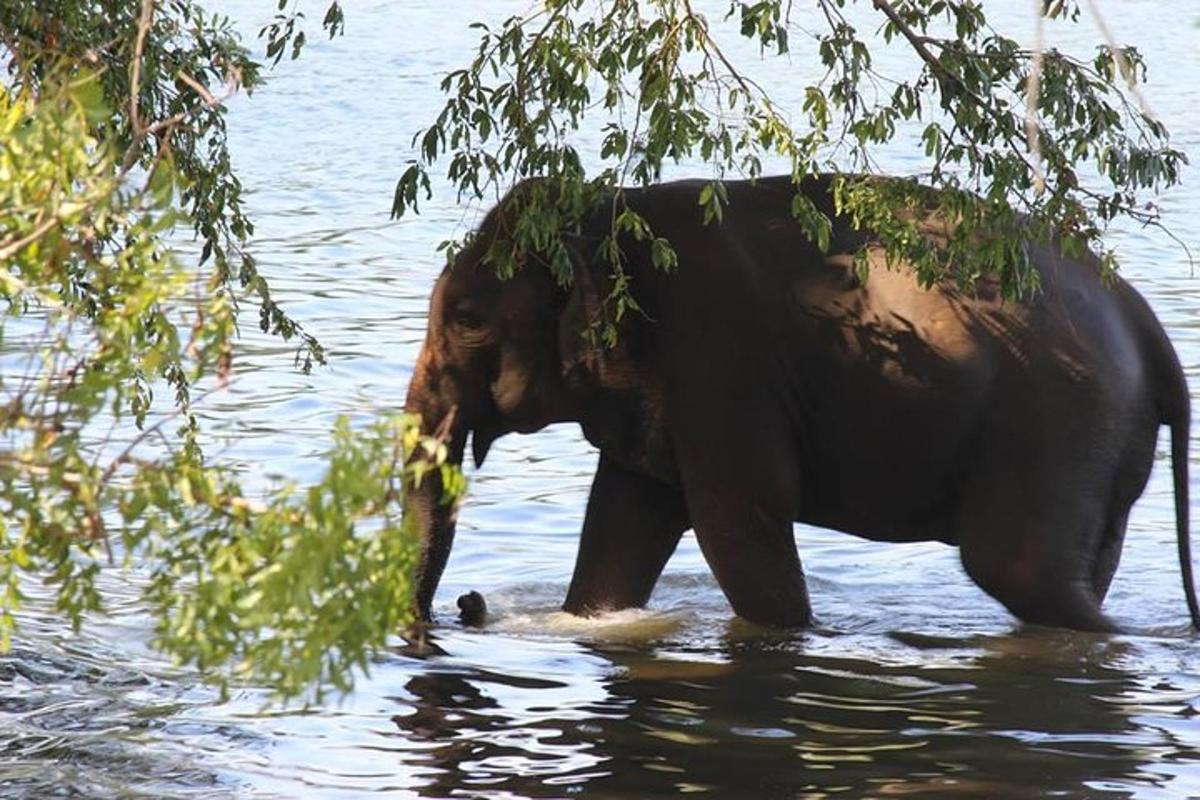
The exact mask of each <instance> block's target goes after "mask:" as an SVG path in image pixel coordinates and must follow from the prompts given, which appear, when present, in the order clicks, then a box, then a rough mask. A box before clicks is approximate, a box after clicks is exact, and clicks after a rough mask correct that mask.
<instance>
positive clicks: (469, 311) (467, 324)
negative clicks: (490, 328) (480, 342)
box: [451, 306, 483, 331]
mask: <svg viewBox="0 0 1200 800" xmlns="http://www.w3.org/2000/svg"><path fill="white" fill-rule="evenodd" d="M451 319H452V321H453V322H454V324H455V325H456V326H458V327H460V328H463V329H465V330H469V331H477V330H479V329H480V328H482V327H483V315H482V314H480V313H479V311H477V310H476V309H474V308H470V307H467V306H460V307H459V308H456V309H454V314H453V316H452V317H451Z"/></svg>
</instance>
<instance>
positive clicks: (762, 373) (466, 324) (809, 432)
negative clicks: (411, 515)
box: [406, 178, 1200, 631]
mask: <svg viewBox="0 0 1200 800" xmlns="http://www.w3.org/2000/svg"><path fill="white" fill-rule="evenodd" d="M699 186H700V185H699V184H698V183H695V182H680V183H672V184H664V185H661V186H656V187H653V188H649V189H644V190H629V191H628V192H627V193H626V195H625V197H626V200H627V202H628V203H629V205H630V206H631V207H633V208H634V209H636V210H637V211H638V212H639V213H641V214H642V215H643V216H644V217H645V218H646V219H647V220H648V221H649V223H650V226H651V228H652V229H653V230H654V232H655V233H656V234H657V235H659V236H665V237H667V238H668V239H669V240H670V241H671V243H672V244H673V245H674V247H675V249H676V252H677V254H678V257H679V268H678V271H677V272H676V273H674V274H672V275H663V274H662V273H660V272H658V271H656V270H655V269H653V267H652V266H651V263H650V258H649V252H648V251H647V248H646V247H645V246H644V245H642V244H640V243H633V242H628V243H625V245H624V246H625V250H626V252H627V254H628V256H629V263H628V271H629V272H630V273H631V274H632V277H633V287H634V291H635V293H636V297H637V298H638V300H639V302H640V303H641V305H642V307H643V308H644V310H645V315H644V316H643V315H638V314H630V315H628V316H627V317H626V318H625V320H624V322H623V323H622V326H621V331H620V342H619V344H618V345H617V347H616V348H615V349H612V350H602V351H597V350H594V349H590V348H588V347H587V346H585V344H584V339H583V338H582V337H581V332H582V331H583V330H584V328H585V326H586V325H587V323H588V322H589V321H590V320H592V319H594V318H595V316H596V314H598V313H599V302H600V300H601V299H602V298H603V297H604V296H605V294H606V293H607V291H608V290H609V287H608V285H607V283H606V280H605V279H604V277H603V276H604V275H605V270H603V269H602V268H601V267H599V266H597V264H598V260H597V259H595V258H594V257H593V254H592V253H591V252H589V247H591V248H594V247H595V243H596V242H598V241H599V239H600V237H601V236H602V235H603V233H604V232H605V231H606V230H607V226H608V225H609V224H610V220H611V212H610V210H609V209H607V208H602V209H600V210H599V211H598V212H597V213H596V215H595V217H594V218H593V219H591V220H588V221H586V222H585V224H584V225H583V228H582V230H581V231H580V235H579V236H578V237H575V238H574V239H573V241H574V243H575V245H574V246H575V247H576V249H577V251H578V252H577V253H576V271H575V279H574V282H573V285H572V287H571V288H570V289H563V288H560V287H559V286H557V285H556V284H555V282H554V281H553V279H552V278H551V276H550V275H549V273H548V272H547V271H546V270H545V269H542V268H541V267H540V266H538V265H536V264H530V265H529V266H527V267H525V268H524V269H522V270H521V271H520V272H519V273H518V274H517V276H516V277H515V278H513V279H511V280H508V281H505V282H502V281H500V280H499V279H497V278H496V277H495V275H494V274H493V272H492V270H491V268H490V267H488V266H486V265H482V264H480V263H479V262H480V258H481V255H482V248H483V245H484V243H486V242H487V241H488V240H489V239H490V234H491V232H492V231H493V230H494V229H495V227H496V226H498V225H502V224H504V220H503V208H504V204H503V203H501V205H500V206H498V207H497V209H494V210H493V211H492V212H491V213H490V214H489V215H488V217H487V218H486V219H485V221H484V223H483V226H482V230H481V235H480V236H479V237H478V238H477V239H476V242H477V244H476V245H475V246H473V247H472V248H469V249H467V250H465V251H464V252H463V253H462V254H461V255H460V256H459V258H458V259H457V261H456V263H455V264H454V265H453V268H452V269H448V270H446V271H445V272H444V273H443V274H442V275H441V277H440V278H438V281H437V284H436V286H435V287H434V290H433V298H432V302H431V304H430V311H429V327H428V331H427V334H426V339H425V343H424V347H423V349H422V350H421V355H420V358H419V360H418V362H417V365H416V367H415V371H414V374H413V378H412V383H411V385H410V387H409V392H408V399H407V402H406V408H407V410H409V411H413V412H418V413H420V414H421V415H422V418H423V420H424V422H425V424H426V427H427V430H429V431H432V430H435V429H437V428H438V427H439V426H446V428H447V429H448V430H449V437H450V452H451V458H452V460H453V461H454V462H455V463H461V459H462V456H463V452H464V449H465V445H466V441H467V438H468V434H470V435H471V437H472V448H473V452H474V457H475V461H476V463H477V464H482V463H483V460H484V457H485V456H486V455H487V451H488V448H489V446H490V445H491V444H492V442H493V441H494V440H495V439H496V438H497V437H498V436H502V435H504V434H506V433H511V432H520V433H527V432H531V431H536V430H539V429H541V428H543V427H545V426H546V425H549V424H550V423H554V422H561V421H568V420H572V421H577V422H579V423H580V424H581V426H582V428H583V433H584V435H585V436H586V437H587V439H588V440H589V441H590V442H592V444H594V445H595V446H596V447H597V448H599V450H600V461H599V467H598V469H597V472H596V476H595V479H594V483H593V485H592V490H591V496H590V499H589V501H588V505H587V514H586V518H585V521H584V525H583V532H582V537H581V541H580V546H579V555H578V559H577V562H576V566H575V574H574V577H573V578H572V581H571V586H570V589H569V590H568V593H567V598H566V602H565V604H564V608H565V609H566V610H567V611H570V612H573V613H577V614H590V613H596V612H599V611H604V610H613V609H621V608H628V607H635V606H641V605H643V604H644V603H645V602H646V601H647V599H648V598H649V596H650V592H651V590H652V589H653V587H654V583H655V581H656V580H657V578H658V576H659V574H660V573H661V571H662V569H663V566H664V564H665V563H666V561H667V559H668V558H669V557H670V555H671V553H672V552H673V551H674V549H675V546H676V544H677V542H678V541H679V537H680V536H681V534H683V533H684V531H686V530H688V529H693V530H694V531H695V534H696V538H697V540H698V542H699V544H700V547H701V550H702V552H703V554H704V557H705V559H706V560H707V562H708V564H709V565H710V567H711V568H712V570H713V573H714V575H715V576H716V579H717V581H718V583H719V584H720V586H721V589H722V590H723V591H724V593H725V595H726V597H727V598H728V599H729V602H730V604H731V605H732V606H733V609H734V611H736V613H737V614H739V615H741V616H742V617H744V618H746V619H749V620H751V621H754V622H759V623H764V624H770V625H778V626H798V625H804V624H806V623H808V622H810V621H811V608H810V605H809V598H808V592H807V589H806V586H805V581H804V573H803V571H802V570H801V566H800V559H799V556H798V554H797V550H796V545H795V541H794V538H793V532H792V523H793V522H794V521H802V522H806V523H809V524H813V525H819V526H824V527H827V528H833V529H837V530H840V531H845V532H847V533H852V534H856V535H858V536H862V537H865V538H868V539H874V540H878V541H892V542H903V541H917V540H939V541H943V542H946V543H948V544H953V545H957V546H958V547H959V548H960V551H961V557H962V563H963V566H964V567H965V569H966V571H967V574H968V575H970V577H971V578H972V579H973V580H974V581H975V582H976V583H977V584H979V586H981V587H982V588H983V589H984V590H985V591H987V592H988V594H990V595H991V596H992V597H994V598H996V599H997V600H999V601H1000V602H1001V603H1003V604H1004V605H1005V606H1006V607H1007V608H1008V609H1009V610H1010V611H1011V612H1012V613H1013V614H1015V615H1016V616H1017V617H1019V618H1020V619H1022V620H1025V621H1027V622H1032V623H1039V624H1044V625H1054V626H1063V627H1069V628H1076V629H1081V630H1097V631H1106V630H1113V629H1114V626H1113V624H1112V623H1111V622H1110V621H1109V620H1108V619H1107V618H1106V617H1105V616H1104V614H1103V613H1102V612H1101V610H1100V605H1101V602H1102V601H1103V598H1104V596H1105V594H1106V592H1107V590H1108V586H1109V583H1110V581H1111V579H1112V576H1113V573H1114V571H1115V570H1116V568H1117V563H1118V560H1119V559H1120V554H1121V545H1122V541H1123V539H1124V536H1125V523H1126V519H1127V516H1128V513H1129V509H1130V506H1131V505H1132V504H1133V502H1134V500H1136V499H1137V497H1138V496H1139V495H1140V494H1141V492H1142V490H1143V488H1144V487H1145V485H1146V481H1147V479H1148V477H1149V474H1150V468H1151V462H1152V460H1153V457H1154V447H1155V442H1156V438H1157V435H1158V428H1159V426H1160V425H1162V424H1166V425H1169V426H1170V430H1171V439H1172V448H1171V452H1172V465H1173V470H1174V476H1175V491H1176V517H1177V524H1178V542H1179V548H1180V555H1181V558H1182V559H1183V560H1182V568H1183V575H1184V583H1185V591H1186V595H1187V599H1188V604H1189V609H1190V611H1191V614H1192V618H1193V622H1194V623H1196V624H1197V626H1198V627H1200V611H1198V610H1197V607H1196V602H1195V598H1194V591H1193V589H1192V579H1191V565H1190V558H1189V554H1188V538H1187V526H1188V521H1187V516H1188V496H1187V488H1188V486H1187V444H1188V425H1189V418H1190V411H1189V397H1188V391H1187V385H1186V383H1185V381H1184V377H1183V373H1182V371H1181V369H1180V366H1179V362H1178V359H1177V358H1176V355H1175V352H1174V350H1173V349H1172V347H1171V345H1170V343H1169V342H1168V340H1167V337H1166V335H1165V333H1164V332H1163V329H1162V327H1161V326H1160V325H1159V323H1158V321H1157V320H1156V319H1155V317H1154V315H1153V313H1152V312H1151V311H1150V309H1149V307H1148V306H1147V305H1146V303H1145V302H1144V301H1143V300H1142V298H1141V297H1140V296H1139V295H1138V294H1137V292H1135V291H1134V290H1133V289H1132V288H1131V287H1130V286H1129V285H1128V284H1126V283H1125V282H1123V281H1120V280H1117V281H1116V282H1115V284H1114V285H1111V286H1102V285H1101V282H1100V280H1099V278H1098V264H1097V261H1096V259H1095V258H1094V257H1092V256H1090V255H1088V256H1087V257H1086V258H1083V259H1079V260H1069V259H1067V258H1065V257H1064V256H1062V254H1061V253H1060V252H1058V251H1057V250H1056V249H1054V248H1052V247H1034V251H1033V253H1032V257H1033V260H1034V262H1035V264H1036V266H1037V269H1038V271H1039V273H1040V275H1041V287H1042V289H1041V292H1040V293H1039V294H1038V295H1037V296H1036V297H1034V298H1033V299H1031V300H1029V301H1027V302H1011V301H1010V302H1001V299H1000V298H999V296H998V295H997V292H996V289H995V286H994V284H992V283H990V282H988V281H981V282H980V283H979V284H978V285H977V286H976V287H975V290H974V292H973V293H969V294H968V293H962V292H959V291H956V290H954V289H953V288H951V287H948V286H946V287H935V288H933V289H930V290H925V289H921V288H920V287H919V286H918V285H917V283H916V282H915V280H914V278H913V275H912V274H911V272H909V271H908V270H905V269H900V270H887V269H885V268H883V267H882V266H879V267H877V268H875V269H874V270H873V272H872V274H871V275H870V278H869V280H868V281H867V282H866V283H865V285H864V284H863V283H861V282H860V281H859V280H858V279H857V278H856V277H855V274H854V270H853V267H852V265H851V254H853V253H854V252H856V251H857V250H859V249H860V248H862V247H863V246H864V244H865V243H866V241H867V240H866V237H865V236H864V235H863V234H862V233H859V232H856V231H854V230H853V229H852V228H851V226H850V225H849V224H848V223H847V221H846V220H844V219H840V218H835V219H834V232H833V238H832V245H831V247H830V248H829V250H828V253H822V252H820V251H819V250H818V249H817V248H816V247H815V246H813V245H812V244H811V243H810V242H809V241H808V240H807V239H806V238H805V236H804V235H803V234H802V233H801V231H800V229H799V226H798V225H797V224H796V223H795V222H794V221H793V220H792V218H791V214H790V207H791V197H792V194H793V192H794V188H793V187H792V185H791V184H790V182H789V181H788V180H787V179H783V178H780V179H774V178H772V179H763V180H760V181H758V182H757V183H756V184H750V183H745V182H742V183H735V182H731V183H729V184H728V194H729V206H728V208H727V210H726V213H725V219H724V221H723V223H721V224H719V225H716V224H714V225H704V224H702V221H701V210H700V208H699V207H698V205H697V202H696V197H697V194H698V191H699ZM802 191H804V192H805V193H807V194H808V195H809V196H811V197H812V198H813V199H814V200H815V201H816V202H817V204H818V205H819V206H820V207H822V208H823V209H824V210H825V211H826V213H828V214H830V215H831V216H833V209H832V204H831V202H830V199H829V196H828V182H827V180H825V179H815V180H812V181H809V182H807V183H805V184H804V185H803V187H802ZM451 414H453V416H452V418H451V417H449V416H448V415H451ZM439 491H440V487H438V486H437V484H436V481H427V482H426V485H425V488H424V491H423V493H421V494H419V495H416V496H415V497H414V498H413V499H412V502H413V504H414V506H413V507H414V509H415V510H416V511H417V513H418V515H419V517H420V520H421V522H423V523H424V532H425V539H424V542H423V554H422V561H421V567H420V576H419V591H418V596H417V603H418V607H419V610H420V612H421V613H422V614H423V615H425V616H426V617H428V615H429V609H430V605H431V602H432V600H433V596H434V592H435V590H436V589H437V585H438V581H439V579H440V577H441V574H442V570H443V568H444V566H445V563H446V558H447V556H448V555H449V553H450V548H451V544H452V542H453V539H454V512H453V510H451V509H449V508H445V507H440V506H438V504H437V502H436V500H437V496H438V493H439Z"/></svg>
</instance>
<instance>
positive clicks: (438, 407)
mask: <svg viewBox="0 0 1200 800" xmlns="http://www.w3.org/2000/svg"><path fill="white" fill-rule="evenodd" d="M425 356H426V353H425V352H422V357H421V359H420V360H419V362H418V365H417V371H416V372H415V373H414V375H413V380H412V383H411V384H410V386H409V389H408V398H407V399H406V401H405V403H404V410H405V411H406V412H408V413H413V414H419V415H420V416H421V429H422V432H423V433H424V434H426V435H430V436H438V437H440V438H442V440H443V441H445V443H446V446H447V448H448V451H449V452H448V455H447V461H448V462H449V463H450V464H452V465H453V466H455V467H461V466H462V458H463V447H464V445H465V443H466V438H467V427H466V425H465V423H464V421H463V420H462V419H461V415H459V414H458V413H457V412H458V407H457V405H456V404H454V403H453V399H452V398H445V397H443V396H442V395H443V394H444V393H443V392H439V391H437V389H439V388H441V387H440V384H441V383H442V381H440V380H436V379H432V378H434V376H433V375H432V374H431V370H430V369H429V366H430V365H429V364H428V361H427V359H426V357H425ZM443 494H444V491H443V486H442V479H441V473H440V471H439V470H433V471H431V472H428V473H426V475H425V477H424V479H423V480H422V481H421V485H420V486H419V487H417V488H412V489H410V490H409V492H408V495H407V497H406V507H405V513H406V514H407V515H409V519H410V520H412V521H413V524H415V526H416V528H417V531H418V532H419V535H420V556H419V559H418V561H417V572H416V576H415V577H416V584H417V591H416V598H415V599H416V610H417V614H418V615H419V616H420V618H421V619H423V620H428V619H429V618H430V608H431V606H432V604H433V595H434V593H435V592H436V591H437V587H438V582H439V581H440V580H441V577H442V570H444V569H445V568H446V560H447V559H448V558H449V557H450V548H451V546H452V545H453V544H454V529H455V523H456V521H457V516H458V507H457V504H456V503H447V502H444V501H445V498H444V497H443Z"/></svg>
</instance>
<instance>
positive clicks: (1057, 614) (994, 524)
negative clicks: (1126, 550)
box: [959, 487, 1119, 631]
mask: <svg viewBox="0 0 1200 800" xmlns="http://www.w3.org/2000/svg"><path fill="white" fill-rule="evenodd" d="M1043 488H1044V487H1043ZM1006 494H1007V493H1006ZM1056 494H1058V493H1057V492H1045V491H1042V492H1032V493H1025V494H1021V493H1017V494H1015V495H1009V496H1008V497H1007V498H1003V499H1002V498H999V497H996V496H994V495H989V494H988V493H983V496H982V497H976V498H974V501H973V502H968V504H967V505H966V506H965V507H964V509H965V513H964V514H962V516H961V518H960V539H959V545H960V548H961V556H962V563H963V566H964V567H965V568H966V571H967V574H968V575H970V576H971V579H972V580H974V581H975V583H976V584H978V585H979V586H980V588H982V589H983V590H984V591H986V592H987V593H988V594H990V595H991V596H992V597H994V598H995V599H996V600H999V601H1000V602H1001V603H1003V604H1004V606H1005V607H1006V608H1008V610H1009V611H1010V612H1012V613H1013V615H1015V616H1016V617H1018V618H1019V619H1021V620H1023V621H1025V622H1029V623H1033V624H1036V625H1049V626H1053V627H1061V628H1072V629H1075V630H1081V631H1115V630H1117V628H1116V626H1115V625H1114V624H1113V623H1112V622H1111V621H1110V620H1109V619H1108V618H1107V617H1106V616H1105V615H1104V613H1103V612H1102V611H1101V610H1100V603H1101V601H1102V599H1103V595H1104V592H1103V591H1102V586H1101V584H1103V588H1104V589H1106V588H1107V582H1108V579H1110V578H1111V569H1115V566H1116V563H1115V556H1114V555H1113V553H1112V552H1111V551H1108V550H1107V549H1106V548H1104V547H1103V546H1102V542H1103V543H1108V542H1112V541H1113V539H1112V537H1111V535H1110V532H1109V531H1105V530H1104V529H1105V527H1106V522H1107V521H1106V519H1105V515H1104V514H1103V513H1099V512H1098V511H1097V510H1095V509H1093V508H1092V506H1094V505H1099V504H1098V503H1092V502H1091V501H1089V500H1087V499H1084V500H1080V499H1078V498H1065V497H1062V496H1057V497H1056V496H1053V495H1056ZM1105 510H1107V509H1105ZM1117 551H1118V552H1119V542H1118V543H1117ZM1105 558H1107V559H1110V560H1111V563H1110V561H1105V560H1103V559H1105Z"/></svg>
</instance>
